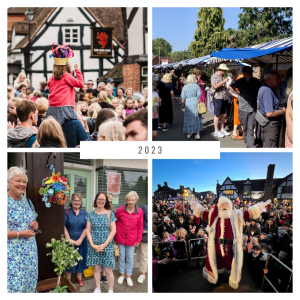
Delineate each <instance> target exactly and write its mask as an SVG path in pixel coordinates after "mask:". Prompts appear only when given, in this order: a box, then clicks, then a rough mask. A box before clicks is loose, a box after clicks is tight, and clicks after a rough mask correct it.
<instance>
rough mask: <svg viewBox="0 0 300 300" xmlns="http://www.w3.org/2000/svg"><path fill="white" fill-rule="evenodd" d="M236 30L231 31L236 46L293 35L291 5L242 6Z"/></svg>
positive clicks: (255, 43) (250, 44)
mask: <svg viewBox="0 0 300 300" xmlns="http://www.w3.org/2000/svg"><path fill="white" fill-rule="evenodd" d="M242 9H243V12H242V13H240V14H239V15H238V17H239V18H240V20H239V22H238V24H239V27H238V30H237V31H235V32H233V33H232V37H233V38H232V42H233V43H234V44H235V46H236V47H239V48H240V47H248V46H253V45H257V44H261V43H265V42H270V41H274V40H278V39H282V38H285V37H290V36H292V35H293V27H292V16H293V8H292V7H242Z"/></svg>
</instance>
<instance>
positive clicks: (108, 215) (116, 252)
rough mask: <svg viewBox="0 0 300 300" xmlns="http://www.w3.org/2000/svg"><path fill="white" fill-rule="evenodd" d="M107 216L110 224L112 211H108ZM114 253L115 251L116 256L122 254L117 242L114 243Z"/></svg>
mask: <svg viewBox="0 0 300 300" xmlns="http://www.w3.org/2000/svg"><path fill="white" fill-rule="evenodd" d="M107 217H108V224H110V211H109V212H108V213H107ZM109 226H110V225H109ZM109 230H110V228H109ZM114 253H115V256H119V255H120V251H119V246H118V245H117V244H114Z"/></svg>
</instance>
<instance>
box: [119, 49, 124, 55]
mask: <svg viewBox="0 0 300 300" xmlns="http://www.w3.org/2000/svg"><path fill="white" fill-rule="evenodd" d="M124 53H125V52H124V50H123V49H122V48H119V54H120V55H122V56H123V55H124Z"/></svg>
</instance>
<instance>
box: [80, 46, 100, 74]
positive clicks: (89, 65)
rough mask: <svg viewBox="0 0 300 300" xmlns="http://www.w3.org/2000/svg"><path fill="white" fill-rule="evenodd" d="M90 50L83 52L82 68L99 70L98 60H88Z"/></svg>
mask: <svg viewBox="0 0 300 300" xmlns="http://www.w3.org/2000/svg"><path fill="white" fill-rule="evenodd" d="M90 56H91V50H83V67H84V69H85V70H89V69H99V60H98V58H90Z"/></svg>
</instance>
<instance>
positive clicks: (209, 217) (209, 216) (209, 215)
mask: <svg viewBox="0 0 300 300" xmlns="http://www.w3.org/2000/svg"><path fill="white" fill-rule="evenodd" d="M212 212H213V210H210V212H209V214H208V225H210V219H211V214H212Z"/></svg>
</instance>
